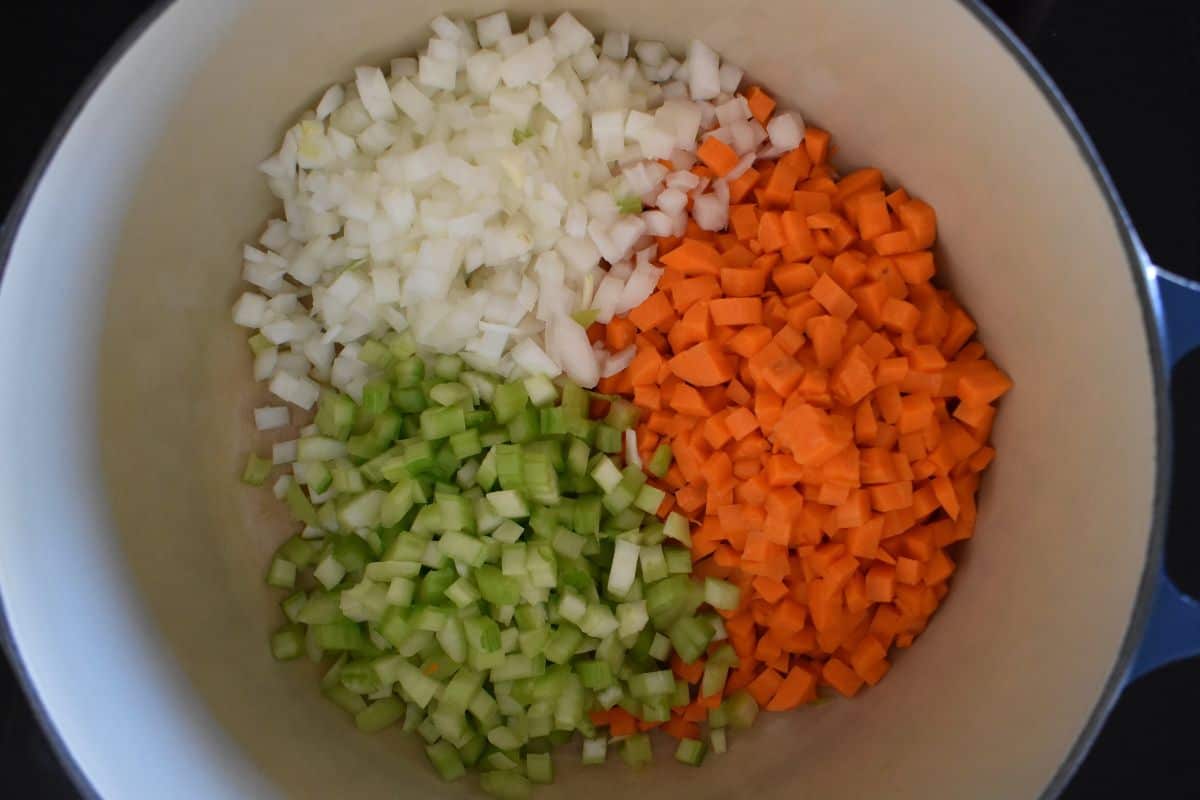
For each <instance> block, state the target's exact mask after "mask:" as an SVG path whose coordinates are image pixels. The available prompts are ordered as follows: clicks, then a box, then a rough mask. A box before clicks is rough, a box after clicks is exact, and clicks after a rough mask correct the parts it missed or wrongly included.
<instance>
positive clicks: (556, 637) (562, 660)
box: [545, 623, 583, 664]
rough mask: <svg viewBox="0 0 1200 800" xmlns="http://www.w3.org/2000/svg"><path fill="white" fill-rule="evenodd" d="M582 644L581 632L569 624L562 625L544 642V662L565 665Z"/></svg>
mask: <svg viewBox="0 0 1200 800" xmlns="http://www.w3.org/2000/svg"><path fill="white" fill-rule="evenodd" d="M582 642H583V631H581V630H579V628H576V627H575V626H574V625H571V624H569V623H563V624H562V625H559V626H558V628H557V629H556V630H555V631H554V632H553V633H551V634H550V639H549V641H547V642H546V650H545V655H546V660H547V661H550V662H551V663H554V664H566V663H567V662H568V661H570V660H571V657H572V656H574V655H575V651H576V650H577V649H578V648H579V645H580V643H582Z"/></svg>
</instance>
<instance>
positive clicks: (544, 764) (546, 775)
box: [525, 753, 554, 783]
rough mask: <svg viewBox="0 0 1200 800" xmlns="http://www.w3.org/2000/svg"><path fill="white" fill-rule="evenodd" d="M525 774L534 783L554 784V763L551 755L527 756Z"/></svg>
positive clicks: (533, 754) (535, 754)
mask: <svg viewBox="0 0 1200 800" xmlns="http://www.w3.org/2000/svg"><path fill="white" fill-rule="evenodd" d="M525 774H526V775H528V776H529V780H530V781H532V782H533V783H554V762H553V760H551V758H550V754H549V753H530V754H529V755H527V756H525Z"/></svg>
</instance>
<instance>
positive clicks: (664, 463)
mask: <svg viewBox="0 0 1200 800" xmlns="http://www.w3.org/2000/svg"><path fill="white" fill-rule="evenodd" d="M671 458H672V454H671V446H670V445H669V444H660V445H659V446H658V447H656V448H655V450H654V454H653V455H652V456H650V461H649V463H648V464H646V471H647V472H649V473H650V474H651V475H654V476H655V477H658V478H665V477H666V476H667V472H668V471H670V469H671Z"/></svg>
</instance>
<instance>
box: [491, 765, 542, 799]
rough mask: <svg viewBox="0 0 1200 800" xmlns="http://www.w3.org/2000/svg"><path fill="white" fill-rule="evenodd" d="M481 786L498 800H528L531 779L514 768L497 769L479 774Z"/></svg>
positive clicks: (530, 790)
mask: <svg viewBox="0 0 1200 800" xmlns="http://www.w3.org/2000/svg"><path fill="white" fill-rule="evenodd" d="M479 788H480V789H482V790H483V791H484V792H485V793H486V794H489V795H491V796H492V797H495V798H497V799H498V800H527V798H528V797H529V796H530V794H531V793H532V787H531V785H530V783H529V779H528V778H526V777H525V776H524V775H522V774H521V773H519V772H517V771H516V770H514V769H497V770H494V771H492V772H485V773H483V774H482V775H480V776H479Z"/></svg>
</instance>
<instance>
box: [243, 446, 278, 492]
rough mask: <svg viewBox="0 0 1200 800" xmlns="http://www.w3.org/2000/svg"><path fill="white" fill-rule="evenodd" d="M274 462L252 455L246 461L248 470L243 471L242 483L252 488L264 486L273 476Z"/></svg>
mask: <svg viewBox="0 0 1200 800" xmlns="http://www.w3.org/2000/svg"><path fill="white" fill-rule="evenodd" d="M273 467H274V462H272V461H271V459H269V458H259V457H258V456H257V455H256V454H254V453H251V454H250V456H249V458H247V459H246V468H245V469H244V470H242V483H246V484H249V485H250V486H262V485H263V484H264V483H266V480H267V478H268V477H270V475H271V469H272V468H273Z"/></svg>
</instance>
